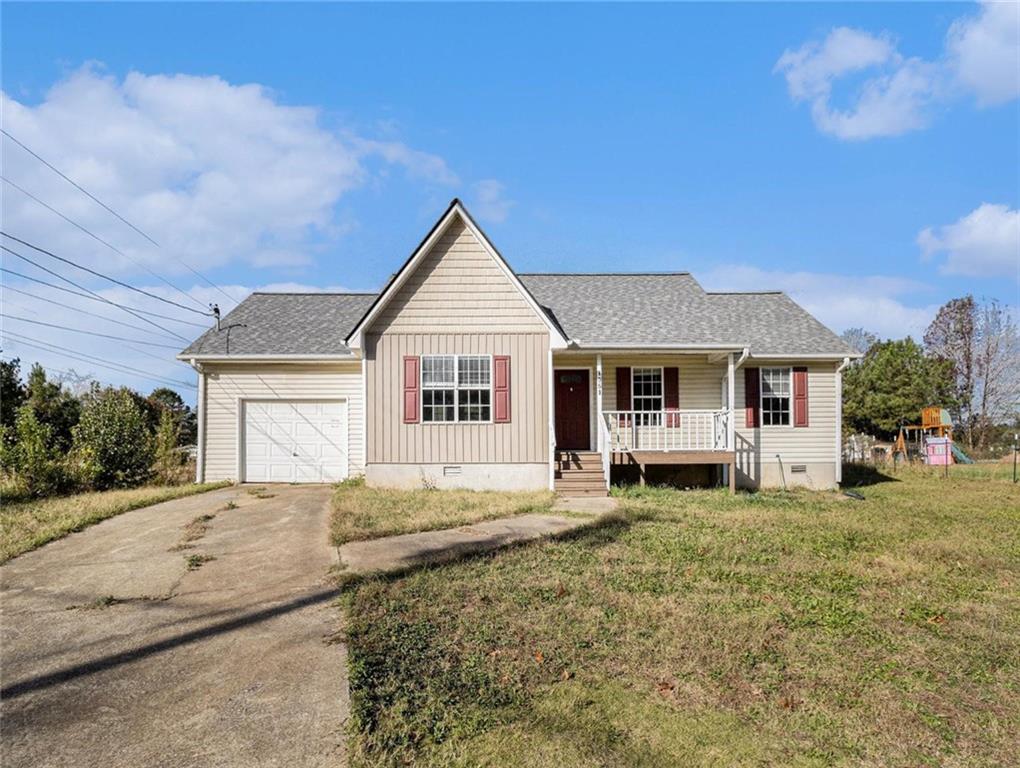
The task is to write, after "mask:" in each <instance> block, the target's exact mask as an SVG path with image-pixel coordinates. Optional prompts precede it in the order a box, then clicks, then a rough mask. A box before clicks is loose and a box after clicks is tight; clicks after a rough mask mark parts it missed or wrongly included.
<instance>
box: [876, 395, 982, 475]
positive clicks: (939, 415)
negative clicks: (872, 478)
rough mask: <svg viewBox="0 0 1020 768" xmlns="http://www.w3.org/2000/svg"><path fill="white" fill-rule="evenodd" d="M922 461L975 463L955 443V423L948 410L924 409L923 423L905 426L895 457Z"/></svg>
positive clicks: (935, 463)
mask: <svg viewBox="0 0 1020 768" xmlns="http://www.w3.org/2000/svg"><path fill="white" fill-rule="evenodd" d="M896 457H901V458H902V459H903V460H910V459H911V458H920V459H921V460H922V461H924V463H925V464H932V465H935V466H943V465H945V466H948V465H950V464H973V463H974V460H973V459H972V458H970V457H969V456H968V455H967V454H965V453H964V452H963V451H962V450H960V448H959V447H958V446H957V445H956V443H954V442H953V420H952V419H951V418H950V416H949V411H947V410H946V409H945V408H939V407H938V406H932V407H929V408H922V409H921V423H920V424H912V425H904V426H901V427H900V433H899V435H898V436H897V438H896V445H895V447H894V448H893V458H894V459H896Z"/></svg>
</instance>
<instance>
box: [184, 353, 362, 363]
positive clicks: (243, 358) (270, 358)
mask: <svg viewBox="0 0 1020 768" xmlns="http://www.w3.org/2000/svg"><path fill="white" fill-rule="evenodd" d="M177 359H178V360H183V361H185V362H187V363H190V364H191V365H194V364H195V363H196V361H197V362H200V363H202V362H205V363H338V362H350V361H356V360H359V359H360V357H359V356H358V355H355V354H354V353H353V352H347V353H345V354H342V355H186V354H183V353H182V354H180V355H177Z"/></svg>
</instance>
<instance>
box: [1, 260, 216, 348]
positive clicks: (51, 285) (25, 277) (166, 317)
mask: <svg viewBox="0 0 1020 768" xmlns="http://www.w3.org/2000/svg"><path fill="white" fill-rule="evenodd" d="M0 247H2V246H0ZM5 250H7V251H10V252H11V253H14V251H11V250H10V249H9V248H7V249H5ZM15 255H16V256H17V255H19V254H16V253H15ZM21 258H23V259H24V258H25V257H24V256H22V257H21ZM26 260H27V259H26ZM27 261H30V260H27ZM30 263H31V264H35V262H34V261H30ZM36 266H39V265H38V264H36ZM39 268H40V269H44V270H46V271H47V272H50V270H48V269H46V267H39ZM0 272H3V273H5V274H8V275H14V276H15V277H20V278H22V279H23V280H31V281H32V282H33V283H39V285H45V286H46V287H47V288H54V289H55V290H58V291H63V292H64V293H69V294H71V295H72V296H80V297H81V298H83V299H91V300H92V301H98V302H101V303H103V304H113V305H115V306H117V307H119V308H120V309H126V310H130V311H131V312H140V313H141V314H143V315H150V316H152V317H158V318H161V319H163V320H173V321H174V322H175V323H182V324H184V325H193V326H195V327H196V328H208V326H206V325H204V324H202V323H194V322H192V321H191V320H181V319H180V318H179V317H171V316H170V315H161V314H159V312H151V311H150V310H147V309H138V308H137V307H125V306H124V305H122V304H117V303H116V302H113V301H110V300H109V299H104V298H103V297H102V296H100V297H98V298H97V297H95V296H90V295H89V294H87V293H80V292H79V291H72V290H71V289H70V288H65V287H64V286H62V285H57V284H56V283H48V282H46V281H45V280H40V279H39V278H38V277H32V276H31V275H24V274H22V273H21V272H15V271H14V270H13V269H7V268H6V267H0ZM50 274H54V275H55V274H56V272H50ZM57 276H58V277H61V276H60V275H57ZM61 279H62V280H66V278H64V277H61ZM72 285H73V283H72ZM4 287H6V288H10V289H11V290H12V291H14V290H17V289H16V288H11V286H10V285H6V286H4ZM37 298H42V297H41V296H40V297H37ZM61 306H65V305H61ZM78 311H79V312H84V311H85V310H78Z"/></svg>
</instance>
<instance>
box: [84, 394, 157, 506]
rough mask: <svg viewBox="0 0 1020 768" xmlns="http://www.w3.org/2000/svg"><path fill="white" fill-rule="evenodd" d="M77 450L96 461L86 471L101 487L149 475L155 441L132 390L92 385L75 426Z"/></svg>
mask: <svg viewBox="0 0 1020 768" xmlns="http://www.w3.org/2000/svg"><path fill="white" fill-rule="evenodd" d="M74 452H75V454H76V455H77V456H80V457H84V458H85V459H87V460H88V461H90V462H91V461H94V462H95V466H94V467H92V466H90V467H88V473H87V474H89V475H91V477H92V485H93V486H94V487H96V488H99V489H103V488H112V487H124V486H129V485H135V484H138V483H141V482H143V481H144V480H145V479H146V478H147V477H148V476H149V474H150V472H151V467H152V457H153V441H152V437H151V435H150V434H149V431H148V429H147V425H146V421H145V415H144V414H143V413H142V410H141V408H139V406H138V403H137V402H136V401H135V398H134V397H133V396H132V394H131V392H130V390H128V389H126V388H121V389H114V388H112V387H107V388H105V389H100V388H99V387H98V386H94V387H93V388H92V391H91V392H89V394H88V395H86V396H85V397H84V398H83V400H82V410H81V419H80V421H79V422H78V424H77V425H76V426H75V428H74Z"/></svg>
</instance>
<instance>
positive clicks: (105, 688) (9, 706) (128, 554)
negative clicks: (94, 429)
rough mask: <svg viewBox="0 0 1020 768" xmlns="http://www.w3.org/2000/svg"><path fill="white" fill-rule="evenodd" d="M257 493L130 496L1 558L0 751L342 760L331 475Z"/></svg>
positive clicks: (100, 761) (277, 762) (185, 760)
mask: <svg viewBox="0 0 1020 768" xmlns="http://www.w3.org/2000/svg"><path fill="white" fill-rule="evenodd" d="M266 494H272V498H263V499H259V498H256V496H255V495H254V494H252V493H250V492H249V489H247V488H240V489H238V488H231V489H225V490H222V491H214V492H211V493H207V494H202V495H199V496H191V497H188V498H185V499H177V500H175V501H169V502H166V503H163V504H158V505H156V506H153V507H147V508H145V509H140V510H135V511H134V512H128V513H126V514H123V515H120V516H118V517H115V518H112V519H110V520H107V521H105V522H102V523H100V524H98V525H95V526H93V527H91V528H88V529H86V530H84V531H82V532H80V533H75V534H71V535H70V536H68V537H66V538H64V539H62V540H60V541H56V542H53V543H52V544H48V545H46V546H45V547H43V548H41V549H39V550H36V551H35V552H29V553H27V554H24V555H22V556H20V557H18V558H15V559H14V560H12V561H11V562H9V563H8V564H6V565H4V566H2V567H0V586H2V595H0V597H2V600H0V605H2V635H0V639H2V643H3V644H2V657H0V658H2V688H3V690H2V696H3V701H2V704H0V717H2V725H0V745H2V748H0V763H2V764H3V765H4V766H10V768H14V767H15V766H76V768H86V767H87V766H100V765H102V766H131V768H139V767H140V766H175V767H179V766H325V765H333V766H335V765H343V764H344V755H343V734H342V726H343V723H344V720H345V719H346V717H347V678H346V659H345V651H344V647H343V645H342V644H341V643H339V642H336V640H335V638H336V633H337V632H338V630H339V625H338V622H339V620H340V613H339V611H337V610H336V609H335V607H333V606H332V599H333V597H334V596H335V594H336V592H335V590H334V589H333V588H331V587H330V585H329V584H328V583H327V581H326V572H327V569H328V568H329V567H330V566H331V565H332V564H333V563H334V562H335V553H334V552H333V550H331V548H330V547H329V546H328V520H329V515H328V499H329V495H330V489H329V488H327V487H322V486H282V487H278V486H266ZM230 501H233V502H235V503H236V504H237V505H238V506H237V508H236V509H225V506H226V504H227V502H230ZM205 514H214V515H215V517H214V518H213V519H211V520H209V521H207V522H206V523H205V525H206V529H205V530H204V533H203V532H202V530H201V525H198V526H192V529H191V530H192V532H193V534H194V535H198V537H197V538H194V539H193V540H192V541H190V542H186V541H185V538H186V531H185V526H187V525H188V524H189V523H191V522H192V521H193V520H194V519H195V518H196V517H198V516H200V515H205ZM193 555H195V556H211V557H213V558H215V559H209V560H206V561H205V562H202V563H201V564H199V563H198V562H197V559H196V560H195V561H194V562H193V563H192V565H193V566H194V565H198V567H197V568H194V570H189V567H188V562H187V558H188V557H190V556H193ZM110 598H113V599H112V601H111V600H110Z"/></svg>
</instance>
